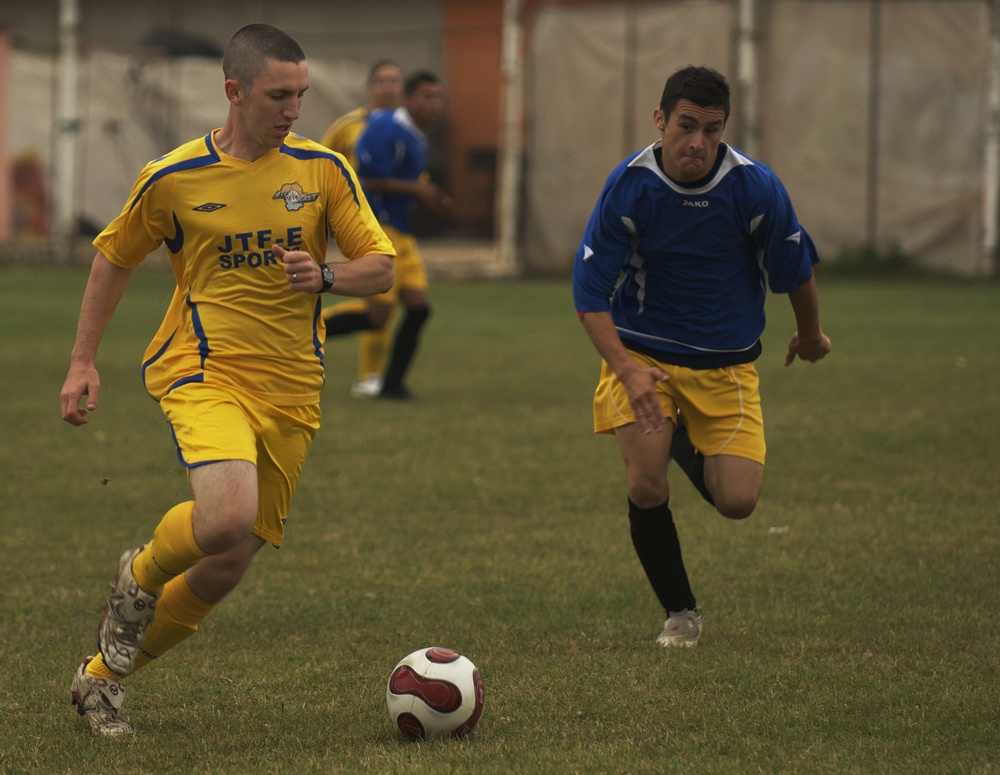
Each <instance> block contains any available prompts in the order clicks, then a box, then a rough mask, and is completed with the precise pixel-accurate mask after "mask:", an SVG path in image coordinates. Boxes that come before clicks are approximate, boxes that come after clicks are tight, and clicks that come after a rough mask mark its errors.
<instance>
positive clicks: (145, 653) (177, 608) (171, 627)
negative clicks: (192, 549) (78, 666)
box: [87, 575, 215, 675]
mask: <svg viewBox="0 0 1000 775" xmlns="http://www.w3.org/2000/svg"><path fill="white" fill-rule="evenodd" d="M213 608H215V603H206V602H205V601H204V600H202V599H201V598H200V597H198V596H197V595H196V594H195V593H194V592H192V591H191V587H190V586H188V583H187V579H186V578H184V576H183V575H180V576H178V577H177V578H175V579H173V580H172V581H169V582H168V583H167V585H166V586H165V587H164V588H163V595H162V596H161V597H160V599H159V600H158V601H157V603H156V615H155V616H154V617H153V621H152V622H150V623H149V628H148V629H147V630H146V637H145V638H143V641H142V648H141V649H140V650H139V656H138V657H136V660H135V667H133V668H132V673H134V672H135V671H136V670H139V669H141V668H143V667H145V666H146V665H148V664H149V663H150V662H152V661H153V660H154V659H158V658H160V657H162V656H163V655H164V654H166V653H167V652H168V651H169V650H170V649H172V648H173V647H174V646H176V645H178V644H179V643H181V642H182V641H184V640H187V639H188V638H190V637H191V636H192V635H194V634H195V633H196V632H197V631H198V624H199V623H200V622H201V620H202V619H204V618H205V617H206V616H208V615H209V614H210V613H211V612H212V609H213ZM87 667H88V669H89V667H90V665H88V666H87ZM132 673H129V675H131V674H132Z"/></svg>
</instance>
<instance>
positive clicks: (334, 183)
mask: <svg viewBox="0 0 1000 775" xmlns="http://www.w3.org/2000/svg"><path fill="white" fill-rule="evenodd" d="M328 186H329V191H330V195H329V197H328V198H327V223H328V224H329V229H330V233H331V234H332V235H333V238H334V240H335V241H336V243H337V247H338V248H339V250H340V252H341V253H343V254H344V256H345V257H346V258H348V259H355V258H358V257H360V256H364V255H367V254H368V253H381V254H382V255H386V256H395V255H396V251H395V250H394V249H393V247H392V242H391V241H390V240H389V238H388V237H387V236H386V235H385V232H384V231H382V227H381V226H379V223H378V220H377V219H376V218H375V214H374V213H373V212H372V209H371V206H370V205H369V204H368V199H367V198H366V197H365V194H364V191H362V190H361V184H360V183H359V182H358V178H357V175H356V174H355V172H354V170H353V169H351V167H350V165H348V164H345V163H344V162H343V161H342V160H341V159H340V158H338V157H334V159H333V162H332V164H331V172H330V179H329V182H328Z"/></svg>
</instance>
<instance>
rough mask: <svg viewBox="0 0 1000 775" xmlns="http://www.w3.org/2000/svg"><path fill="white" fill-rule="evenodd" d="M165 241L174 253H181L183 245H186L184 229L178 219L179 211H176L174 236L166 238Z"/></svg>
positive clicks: (168, 248)
mask: <svg viewBox="0 0 1000 775" xmlns="http://www.w3.org/2000/svg"><path fill="white" fill-rule="evenodd" d="M163 242H164V243H165V244H166V246H167V250H169V251H170V252H171V253H173V254H174V255H177V254H178V253H180V250H181V248H182V247H184V229H182V228H181V222H180V221H178V220H177V213H174V237H173V239H164V240H163Z"/></svg>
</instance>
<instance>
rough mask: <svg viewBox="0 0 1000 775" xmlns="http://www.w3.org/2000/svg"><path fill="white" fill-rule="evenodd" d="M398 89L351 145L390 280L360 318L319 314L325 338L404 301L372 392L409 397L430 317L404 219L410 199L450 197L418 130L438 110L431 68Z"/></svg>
mask: <svg viewBox="0 0 1000 775" xmlns="http://www.w3.org/2000/svg"><path fill="white" fill-rule="evenodd" d="M403 95H404V96H403V105H402V107H399V108H397V109H396V110H394V111H388V110H382V111H377V112H375V113H373V114H371V115H370V116H369V118H368V123H367V125H366V126H365V130H364V132H362V134H361V136H360V137H359V138H358V141H357V144H356V146H355V154H356V156H357V162H358V164H357V170H358V177H360V178H361V183H362V185H363V186H364V187H365V193H366V194H367V195H368V198H369V200H370V201H371V203H372V209H373V210H374V211H375V214H376V215H377V216H378V219H379V223H380V224H381V225H382V227H383V228H384V229H385V232H386V234H388V235H389V237H390V238H391V239H392V244H393V246H394V247H395V249H396V260H395V261H394V271H395V276H396V282H395V285H394V286H393V288H392V290H391V291H390V292H389V293H385V294H381V295H378V296H373V297H372V298H370V299H367V300H366V304H367V317H363V316H359V315H356V314H352V315H351V318H350V319H348V318H347V317H346V316H342V315H338V314H337V313H338V309H337V307H333V308H331V309H330V310H326V311H324V313H323V316H324V318H325V319H326V323H327V336H328V337H330V336H339V335H343V334H347V333H351V332H352V331H364V330H368V329H376V330H378V329H383V328H385V327H386V324H387V321H388V319H389V315H390V313H391V312H392V310H393V308H394V307H395V306H396V304H397V303H402V305H403V306H404V307H405V308H406V314H405V316H404V318H403V321H402V323H400V325H399V327H398V329H397V331H396V335H395V338H394V340H393V345H392V353H391V355H390V357H389V363H388V365H387V366H386V368H385V371H384V373H383V384H382V385H381V388H380V389H379V392H378V393H377V395H378V396H380V397H381V398H390V399H408V398H410V397H411V394H410V391H409V389H408V388H407V387H406V385H405V383H404V379H405V377H406V375H407V372H408V370H409V368H410V364H411V363H412V361H413V356H414V354H415V353H416V350H417V345H418V342H419V338H420V333H421V329H422V328H423V326H424V324H425V323H426V322H427V319H428V318H429V317H430V299H429V296H428V292H427V272H426V269H425V267H424V262H423V258H422V257H421V255H420V251H419V249H418V248H417V241H416V239H415V237H414V235H413V230H412V228H411V226H410V210H411V208H412V206H413V205H414V204H415V203H416V201H418V200H419V201H420V202H421V203H422V204H423V205H424V206H426V207H428V208H430V209H431V210H433V211H435V212H437V213H444V212H446V211H447V210H448V209H450V208H451V204H452V202H451V198H450V197H449V196H448V195H447V194H446V193H445V192H444V191H443V190H442V189H441V188H440V187H439V186H438V185H437V184H435V183H433V182H431V181H430V179H429V177H428V175H427V138H426V135H425V133H426V132H427V130H429V129H430V128H431V127H432V126H433V125H434V124H435V122H436V121H437V120H438V119H439V118H440V117H441V113H442V111H443V109H444V89H443V87H442V85H441V81H440V79H439V78H438V77H437V76H436V75H435V74H434V73H431V72H429V71H427V70H421V71H418V72H416V73H413V74H412V75H410V76H409V77H408V78H407V79H406V82H405V84H404V86H403ZM338 306H339V305H338Z"/></svg>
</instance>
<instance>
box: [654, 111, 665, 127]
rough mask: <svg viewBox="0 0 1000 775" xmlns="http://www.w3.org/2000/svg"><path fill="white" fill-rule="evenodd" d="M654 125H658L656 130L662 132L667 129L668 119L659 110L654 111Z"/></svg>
mask: <svg viewBox="0 0 1000 775" xmlns="http://www.w3.org/2000/svg"><path fill="white" fill-rule="evenodd" d="M653 123H655V124H656V128H657V129H659V130H660V131H661V132H662V131H663V130H664V129H666V128H667V117H666V116H665V115H664V113H663V111H662V110H660V109H659V108H657V109H656V110H654V111H653Z"/></svg>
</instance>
